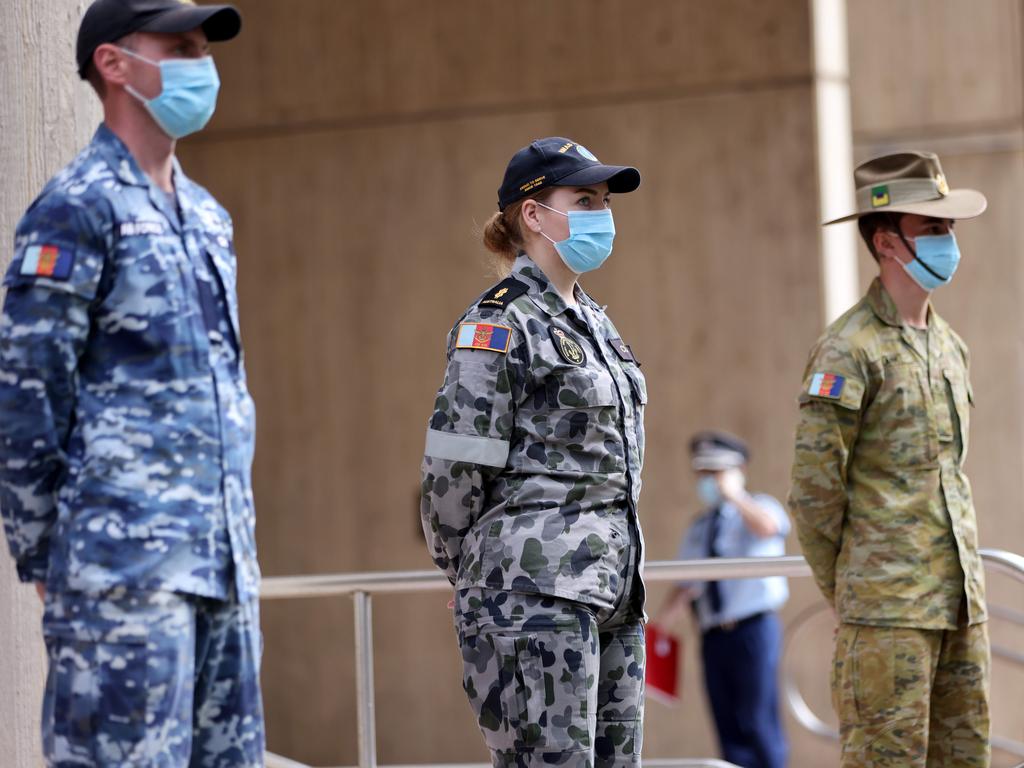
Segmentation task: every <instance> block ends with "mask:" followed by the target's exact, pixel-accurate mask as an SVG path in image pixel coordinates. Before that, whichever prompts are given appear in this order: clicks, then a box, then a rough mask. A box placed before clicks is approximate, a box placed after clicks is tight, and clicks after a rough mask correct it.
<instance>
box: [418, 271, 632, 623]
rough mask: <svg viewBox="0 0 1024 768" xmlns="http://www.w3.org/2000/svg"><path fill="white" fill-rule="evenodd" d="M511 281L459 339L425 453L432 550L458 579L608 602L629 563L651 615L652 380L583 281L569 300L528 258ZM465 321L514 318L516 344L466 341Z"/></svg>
mask: <svg viewBox="0 0 1024 768" xmlns="http://www.w3.org/2000/svg"><path fill="white" fill-rule="evenodd" d="M511 277H512V279H513V281H509V280H506V281H504V282H503V283H502V284H501V286H504V287H497V288H496V289H492V290H491V291H488V292H487V293H486V294H484V295H483V296H482V297H481V298H480V299H479V300H478V301H477V302H475V303H474V304H473V305H472V306H471V307H470V309H469V311H468V312H467V313H466V314H465V315H464V316H463V317H462V318H460V321H459V322H457V323H456V324H455V327H454V328H453V330H452V333H451V334H450V335H449V338H448V362H447V369H446V371H445V377H444V383H443V384H442V386H441V389H440V391H439V392H438V394H437V399H436V401H435V405H434V413H433V415H432V417H431V419H430V423H429V428H428V432H427V448H426V451H425V456H424V460H423V482H422V504H421V514H422V521H423V530H424V534H425V536H426V540H427V544H428V549H429V551H430V554H431V557H432V558H433V560H434V563H435V564H436V565H437V566H438V567H439V568H441V569H442V570H444V571H445V573H446V574H447V576H448V578H449V580H450V581H451V582H452V583H453V584H455V585H456V586H457V587H458V588H463V587H485V588H488V589H498V590H510V591H514V592H520V593H537V594H544V595H552V596H557V597H561V598H565V599H567V600H576V601H579V602H581V603H584V604H586V605H589V606H592V607H594V608H596V609H601V608H608V607H610V606H612V605H613V604H614V601H615V596H616V594H617V593H618V592H620V591H621V584H620V583H619V582H620V579H621V578H622V576H621V574H623V573H625V574H626V576H627V578H630V579H632V578H633V577H634V576H635V577H636V581H637V586H636V589H635V591H633V590H631V591H630V594H631V595H633V596H634V598H635V601H636V605H637V606H638V608H637V610H638V611H640V610H642V605H643V595H644V593H643V585H642V582H641V576H642V563H643V539H642V536H641V534H640V528H639V522H638V519H637V502H638V499H639V495H640V484H641V482H640V470H641V467H642V464H643V451H644V431H643V410H644V404H645V403H646V402H647V385H646V383H645V381H644V376H643V374H642V373H641V372H640V367H639V365H638V364H637V363H636V361H635V359H634V358H633V354H632V352H631V351H630V349H629V347H628V346H627V345H626V344H625V343H624V342H623V341H622V340H621V338H620V337H619V333H618V331H616V330H615V327H614V325H612V323H611V321H610V320H609V319H608V317H607V315H606V314H605V313H604V311H603V309H602V308H601V307H599V306H598V305H597V304H595V303H594V302H593V300H591V299H590V297H589V296H587V295H586V294H585V293H584V292H583V291H582V290H580V289H579V288H577V293H576V295H577V299H578V302H579V306H578V309H576V308H570V307H568V306H567V305H566V304H565V302H564V301H563V300H562V298H561V297H560V296H559V295H558V293H557V292H556V291H555V289H554V288H553V287H552V286H551V285H550V284H549V282H548V280H547V278H546V277H545V276H544V274H543V272H542V271H541V270H540V269H539V268H538V267H537V266H536V264H534V262H533V261H531V260H530V259H529V258H528V257H527V256H526V255H521V256H520V257H519V258H518V259H517V261H516V262H515V266H514V268H513V272H512V276H511ZM506 289H508V290H506ZM506 294H508V296H509V298H510V300H505V299H504V297H505V295H506ZM463 322H480V323H490V324H494V325H499V326H502V327H504V328H507V329H508V331H509V343H508V351H507V352H501V351H494V350H491V349H466V348H459V347H458V346H457V344H456V339H457V337H458V333H459V329H460V325H461V323H463ZM566 338H568V339H569V340H570V341H569V342H566V341H564V340H565V339H566ZM559 340H560V341H559ZM567 344H568V347H566V345H567ZM574 345H575V346H574ZM580 353H582V354H580ZM625 559H629V560H630V563H629V567H628V568H623V567H622V565H623V561H624V560H625Z"/></svg>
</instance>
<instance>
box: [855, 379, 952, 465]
mask: <svg viewBox="0 0 1024 768" xmlns="http://www.w3.org/2000/svg"><path fill="white" fill-rule="evenodd" d="M926 390H927V386H926V382H925V380H924V376H923V374H922V372H921V370H920V367H919V366H918V365H917V364H916V363H909V362H904V361H902V360H901V361H892V362H888V363H886V364H885V368H884V380H883V381H882V384H881V386H880V387H879V390H878V394H877V395H876V396H875V399H874V401H873V402H872V405H871V408H872V409H874V410H877V411H878V412H879V413H880V414H882V415H881V416H880V417H879V418H880V419H881V420H882V422H884V430H885V431H884V434H879V435H877V436H875V437H876V440H877V444H878V445H879V446H880V447H881V448H882V449H883V451H884V454H883V455H882V456H881V457H879V459H880V463H882V464H885V465H887V466H889V467H896V468H900V467H902V468H906V469H915V468H920V469H923V468H926V467H930V466H931V465H932V463H933V462H934V461H935V458H936V455H937V453H938V443H937V439H936V437H935V435H934V434H933V429H932V422H933V415H932V414H931V413H930V412H929V406H928V402H929V399H930V396H929V395H927V394H926Z"/></svg>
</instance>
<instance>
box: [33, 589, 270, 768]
mask: <svg viewBox="0 0 1024 768" xmlns="http://www.w3.org/2000/svg"><path fill="white" fill-rule="evenodd" d="M43 634H44V637H45V639H46V649H47V653H48V656H49V674H48V676H47V680H46V691H45V694H44V697H43V752H44V754H45V756H46V762H47V764H48V765H51V766H145V767H146V768H155V767H157V766H159V767H160V768H165V767H166V768H178V767H179V766H182V767H183V766H203V767H204V768H205V767H207V766H208V767H209V768H241V767H243V766H260V765H263V752H264V735H263V705H262V702H261V698H260V686H259V663H260V656H261V653H262V647H261V644H262V640H261V636H260V631H259V603H258V601H256V600H250V601H247V602H244V603H238V602H234V601H228V602H221V601H217V600H209V599H206V598H199V597H193V596H188V595H179V594H175V593H171V592H142V591H132V590H126V589H124V588H116V589H113V590H110V591H107V592H102V593H98V594H93V593H81V592H64V593H52V594H48V595H47V597H46V609H45V612H44V615H43Z"/></svg>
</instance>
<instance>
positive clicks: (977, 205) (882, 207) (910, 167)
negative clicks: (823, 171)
mask: <svg viewBox="0 0 1024 768" xmlns="http://www.w3.org/2000/svg"><path fill="white" fill-rule="evenodd" d="M853 178H854V183H856V185H857V211H856V213H850V214H847V215H846V216H840V217H839V218H838V219H832V220H831V221H826V222H825V225H826V226H827V225H829V224H838V223H839V222H841V221H849V220H850V219H856V218H859V217H860V216H866V215H868V214H871V213H916V214H918V215H920V216H932V217H934V218H937V219H972V218H974V217H975V216H979V215H981V213H983V212H984V210H985V208H986V207H987V206H988V201H987V200H986V199H985V196H984V195H983V194H982V193H981V192H978V191H977V190H975V189H950V188H949V184H948V183H947V182H946V175H945V174H944V173H943V172H942V165H941V164H940V163H939V158H938V155H936V154H934V153H933V152H898V153H896V154H892V155H883V156H882V157H876V158H874V159H873V160H868V161H867V162H865V163H861V164H860V165H858V166H857V168H856V170H855V171H854V172H853Z"/></svg>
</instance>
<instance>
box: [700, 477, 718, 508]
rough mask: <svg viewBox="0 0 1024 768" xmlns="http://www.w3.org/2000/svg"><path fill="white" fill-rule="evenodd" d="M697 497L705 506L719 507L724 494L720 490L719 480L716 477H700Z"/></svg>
mask: <svg viewBox="0 0 1024 768" xmlns="http://www.w3.org/2000/svg"><path fill="white" fill-rule="evenodd" d="M697 496H698V498H700V500H701V503H703V504H704V505H705V506H708V507H715V506H718V504H719V503H720V502H721V500H722V492H721V491H719V490H718V479H717V478H716V477H715V476H714V475H701V476H700V477H698V478H697Z"/></svg>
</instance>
